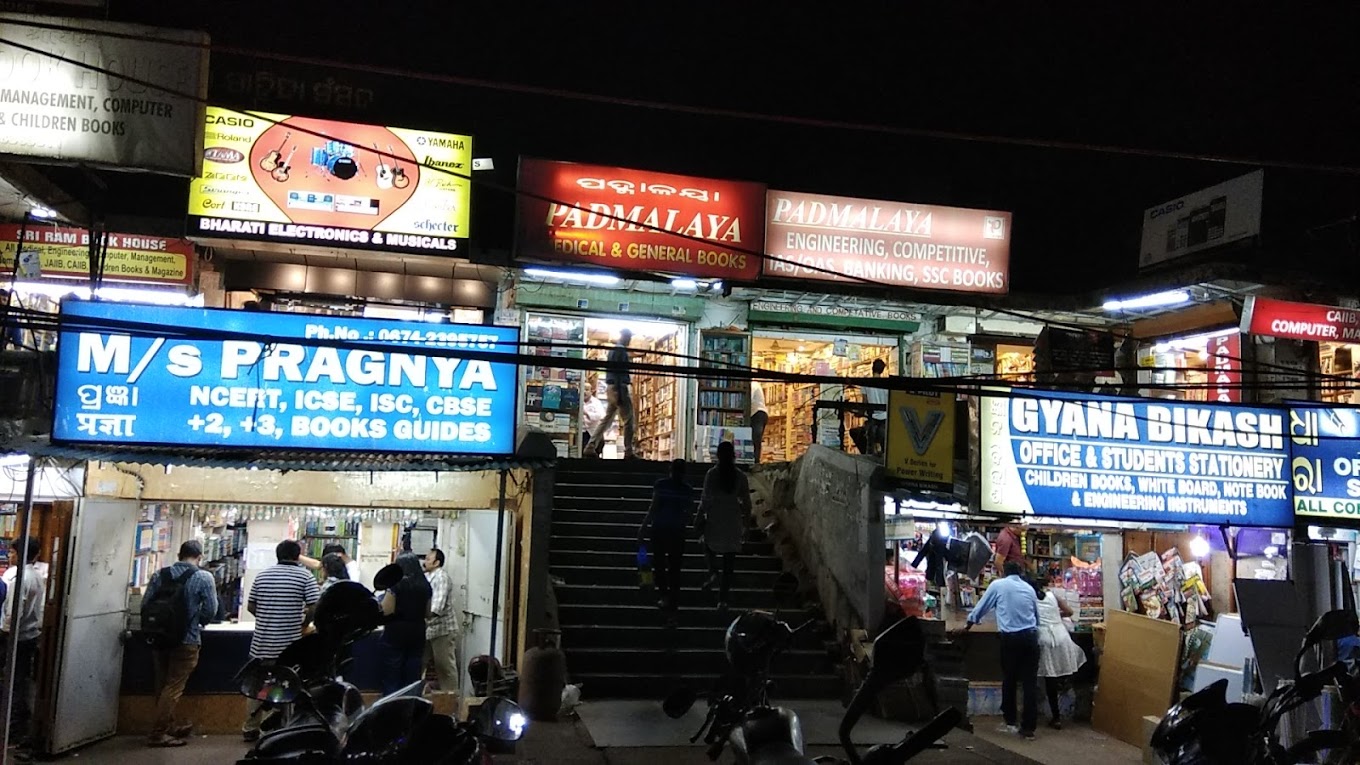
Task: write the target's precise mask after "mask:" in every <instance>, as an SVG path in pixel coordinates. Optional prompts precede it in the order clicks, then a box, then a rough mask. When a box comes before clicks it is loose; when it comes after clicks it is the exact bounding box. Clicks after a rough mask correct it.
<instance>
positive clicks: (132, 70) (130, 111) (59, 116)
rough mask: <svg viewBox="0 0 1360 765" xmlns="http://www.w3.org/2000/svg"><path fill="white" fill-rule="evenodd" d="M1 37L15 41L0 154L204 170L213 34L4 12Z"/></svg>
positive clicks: (3, 60)
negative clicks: (202, 159)
mask: <svg viewBox="0 0 1360 765" xmlns="http://www.w3.org/2000/svg"><path fill="white" fill-rule="evenodd" d="M26 22H36V23H41V24H48V25H55V26H60V27H65V28H67V29H71V30H75V31H65V30H62V29H47V28H41V27H36V26H31V25H30V24H28V23H26ZM0 40H5V41H11V42H0V154H10V155H17V156H21V157H35V158H39V159H49V160H56V161H60V162H72V163H80V164H89V165H98V166H100V167H109V168H114V169H126V170H149V171H152V172H158V173H166V174H170V175H182V176H186V177H189V176H194V175H197V174H198V168H199V162H200V160H199V157H200V149H201V147H202V144H201V143H200V142H199V139H200V137H201V136H202V133H201V129H202V127H203V107H202V106H201V105H200V104H201V101H197V100H195V99H202V98H204V97H206V95H207V92H208V47H207V46H208V36H207V35H205V34H202V33H200V32H189V31H181V30H176V29H158V28H155V27H144V26H139V25H136V24H115V23H113V22H109V21H104V20H103V19H97V20H84V19H71V18H58V17H54V16H27V15H22V14H9V13H6V14H0ZM14 43H18V44H19V45H23V46H25V47H27V48H35V49H37V50H39V51H43V52H45V53H48V54H51V55H43V53H38V52H34V51H32V50H25V49H24V48H20V47H17V46H16V45H15V44H14ZM186 43H187V44H186ZM53 56H58V57H60V58H54V57H53ZM62 59H68V60H65V61H64V60H62ZM75 61H80V62H84V63H86V64H89V65H92V66H96V67H100V68H102V69H107V70H109V73H99V72H94V71H92V70H90V69H88V68H85V67H82V66H79V65H77V64H76V63H73V62H75ZM114 72H119V73H126V74H127V76H128V77H131V78H133V79H136V80H146V81H150V82H152V83H155V84H156V85H159V86H161V87H163V88H165V89H167V90H169V91H173V92H172V93H171V92H166V90H158V89H155V88H151V87H148V86H147V85H144V84H141V83H140V82H129V81H128V80H125V79H123V78H121V77H117V76H115V75H114V74H113V73H114ZM175 93H178V94H183V95H182V96H180V95H174V94H175Z"/></svg>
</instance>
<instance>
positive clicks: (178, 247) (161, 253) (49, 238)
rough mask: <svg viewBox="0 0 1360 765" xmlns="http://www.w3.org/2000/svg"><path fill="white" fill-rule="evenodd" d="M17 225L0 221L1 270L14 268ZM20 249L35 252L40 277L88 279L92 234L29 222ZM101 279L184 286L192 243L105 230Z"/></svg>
mask: <svg viewBox="0 0 1360 765" xmlns="http://www.w3.org/2000/svg"><path fill="white" fill-rule="evenodd" d="M19 229H20V226H19V225H18V224H0V271H3V273H4V274H6V275H8V274H9V273H10V272H11V271H12V270H13V269H14V254H15V252H16V251H18V249H19V247H18V244H19ZM24 241H25V244H24V252H26V253H27V252H35V253H37V254H38V261H39V263H40V264H41V266H40V267H41V269H42V274H41V275H42V276H44V277H58V278H75V279H88V278H89V276H90V232H89V231H87V230H85V229H81V228H65V227H59V226H50V225H47V224H41V223H30V224H29V225H28V229H27V230H26V231H25V232H24ZM105 244H106V245H107V246H108V250H107V251H106V252H105V253H104V279H105V280H106V281H111V282H141V283H150V284H188V283H190V282H191V281H192V280H193V275H194V245H193V243H192V242H190V241H188V240H187V239H172V238H169V237H164V236H145V235H142V234H108V235H107V239H106V242H105Z"/></svg>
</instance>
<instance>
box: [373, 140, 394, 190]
mask: <svg viewBox="0 0 1360 765" xmlns="http://www.w3.org/2000/svg"><path fill="white" fill-rule="evenodd" d="M389 151H390V147H389ZM373 153H374V154H377V155H378V177H377V184H378V188H380V189H384V190H386V189H390V188H392V186H393V179H392V168H390V167H388V166H387V163H386V162H384V161H383V155H382V151H381V150H380V149H378V144H376V143H375V144H373Z"/></svg>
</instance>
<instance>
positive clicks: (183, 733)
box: [170, 723, 194, 738]
mask: <svg viewBox="0 0 1360 765" xmlns="http://www.w3.org/2000/svg"><path fill="white" fill-rule="evenodd" d="M193 733H194V724H193V723H185V724H183V725H181V726H179V727H178V728H171V729H170V738H188V737H189V736H191V735H193Z"/></svg>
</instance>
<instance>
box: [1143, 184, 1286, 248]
mask: <svg viewBox="0 0 1360 765" xmlns="http://www.w3.org/2000/svg"><path fill="white" fill-rule="evenodd" d="M1264 183H1265V171H1264V170H1257V171H1256V172H1254V173H1248V174H1247V175H1244V176H1242V177H1241V178H1234V179H1232V180H1231V181H1226V182H1224V183H1220V184H1218V185H1217V186H1210V187H1209V188H1207V189H1202V190H1200V191H1196V192H1195V193H1193V194H1187V195H1186V196H1183V197H1181V198H1180V199H1173V200H1171V201H1170V202H1165V203H1163V204H1159V205H1157V206H1156V207H1149V208H1148V209H1147V210H1145V211H1144V212H1143V244H1142V249H1141V250H1140V254H1139V257H1138V265H1139V267H1141V268H1147V267H1149V266H1155V265H1159V264H1161V263H1165V262H1167V261H1169V260H1175V259H1176V258H1183V257H1185V256H1186V255H1191V254H1194V253H1196V252H1201V251H1203V250H1208V249H1211V248H1213V247H1220V246H1222V245H1225V244H1230V243H1232V242H1236V241H1239V240H1242V239H1249V238H1251V237H1253V236H1258V235H1260V233H1261V199H1262V196H1263V193H1264Z"/></svg>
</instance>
